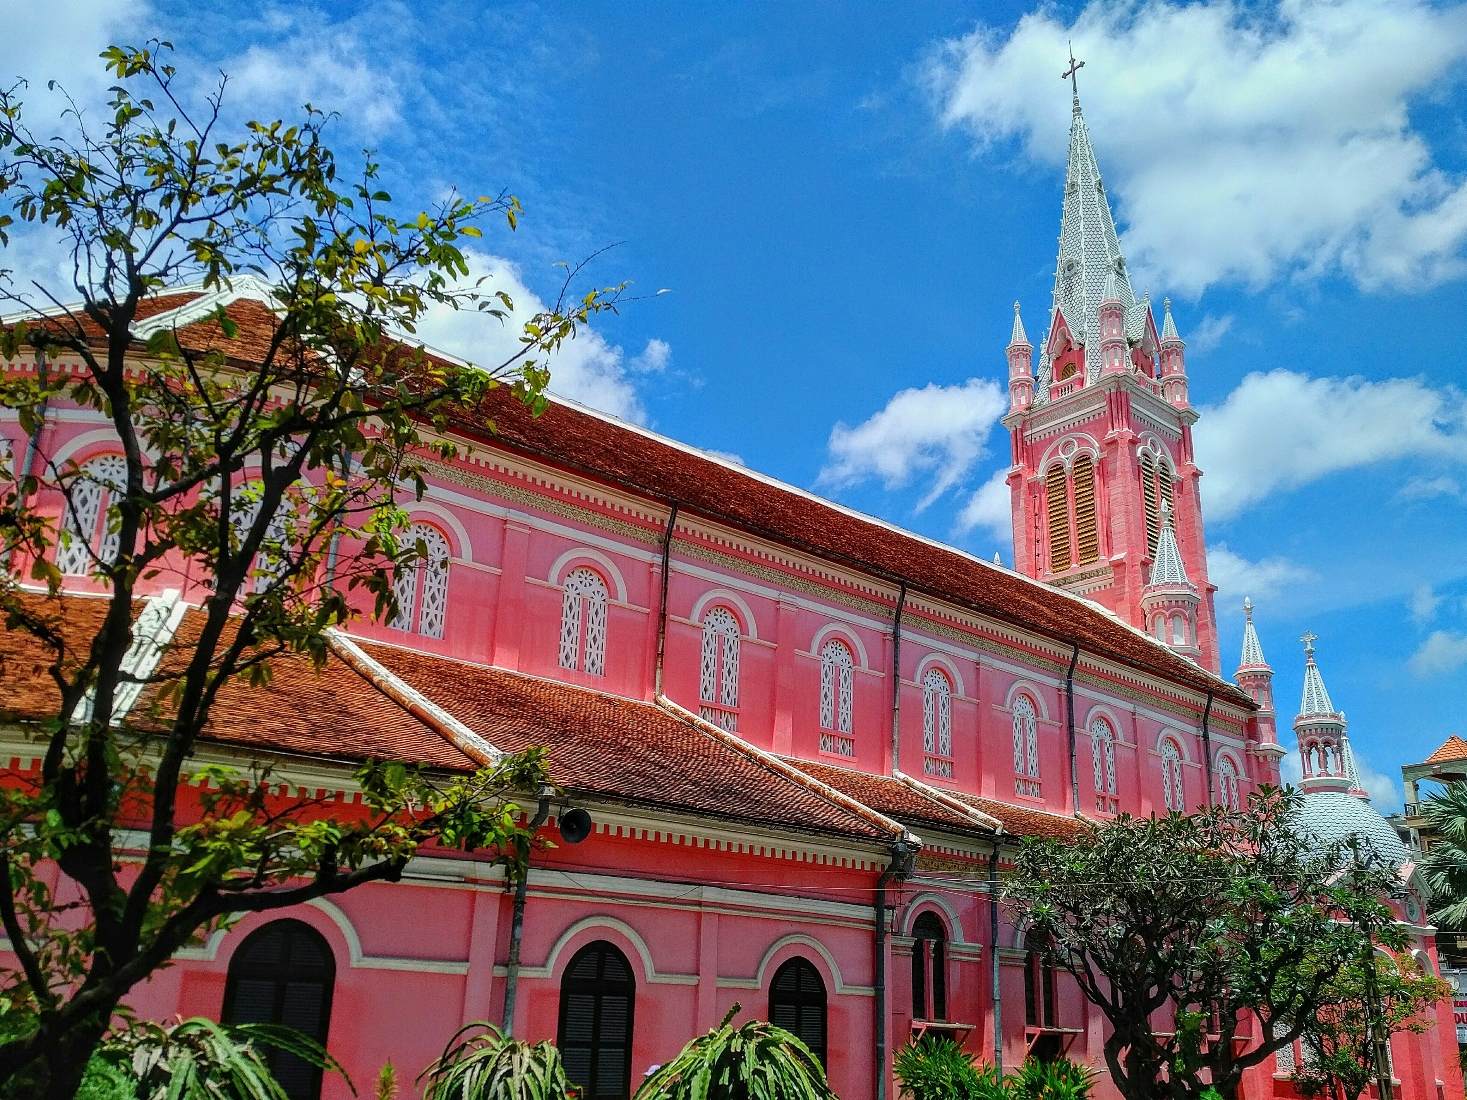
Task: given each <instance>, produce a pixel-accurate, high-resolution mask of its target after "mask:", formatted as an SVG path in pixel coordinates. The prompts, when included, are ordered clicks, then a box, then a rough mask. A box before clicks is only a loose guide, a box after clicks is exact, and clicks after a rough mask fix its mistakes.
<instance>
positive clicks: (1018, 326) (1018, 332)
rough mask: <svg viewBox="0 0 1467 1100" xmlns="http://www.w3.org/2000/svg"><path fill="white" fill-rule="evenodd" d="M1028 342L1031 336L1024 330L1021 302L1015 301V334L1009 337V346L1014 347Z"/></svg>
mask: <svg viewBox="0 0 1467 1100" xmlns="http://www.w3.org/2000/svg"><path fill="white" fill-rule="evenodd" d="M1028 342H1029V336H1028V334H1027V333H1026V332H1025V331H1024V322H1023V321H1022V320H1020V319H1019V303H1018V302H1015V303H1014V331H1013V334H1012V335H1011V336H1010V337H1009V347H1014V346H1015V345H1017V344H1027V343H1028Z"/></svg>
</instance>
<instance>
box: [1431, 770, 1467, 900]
mask: <svg viewBox="0 0 1467 1100" xmlns="http://www.w3.org/2000/svg"><path fill="white" fill-rule="evenodd" d="M1422 810H1423V812H1424V814H1425V816H1426V820H1427V822H1428V823H1429V824H1430V825H1431V828H1432V829H1433V830H1434V831H1435V832H1436V834H1437V836H1438V838H1439V839H1438V840H1437V841H1436V842H1435V843H1434V844H1432V846H1431V849H1430V850H1429V851H1428V852H1427V853H1426V855H1425V856H1424V857H1423V858H1422V860H1421V871H1422V874H1423V875H1425V877H1426V883H1427V885H1428V886H1430V887H1431V897H1432V902H1433V905H1434V906H1435V908H1434V909H1433V910H1432V914H1431V917H1432V920H1434V921H1436V922H1437V923H1438V924H1439V925H1441V926H1442V927H1444V928H1452V929H1462V928H1467V783H1449V784H1448V785H1447V789H1446V790H1445V791H1444V792H1443V793H1441V794H1439V795H1434V796H1433V797H1431V798H1428V799H1427V800H1426V802H1425V803H1423V805H1422Z"/></svg>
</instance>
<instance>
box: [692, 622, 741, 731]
mask: <svg viewBox="0 0 1467 1100" xmlns="http://www.w3.org/2000/svg"><path fill="white" fill-rule="evenodd" d="M739 640H740V633H739V620H738V619H737V617H735V615H734V613H733V612H732V611H730V610H729V609H728V608H727V607H725V606H723V605H722V604H716V605H714V606H713V607H711V608H710V609H709V610H708V611H707V613H706V614H705V615H704V616H703V651H702V667H701V669H700V676H699V698H700V699H701V700H702V702H701V703H700V704H699V706H698V714H699V715H700V716H701V717H702V718H703V720H704V721H705V722H712V723H713V724H714V725H716V726H719V727H721V728H722V729H726V730H728V731H729V732H730V733H733V732H736V731H737V730H738V728H739V709H738V708H739Z"/></svg>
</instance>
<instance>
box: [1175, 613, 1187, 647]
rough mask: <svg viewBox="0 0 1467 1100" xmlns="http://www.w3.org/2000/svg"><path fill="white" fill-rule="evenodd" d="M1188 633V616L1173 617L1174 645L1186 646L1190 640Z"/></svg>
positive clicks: (1177, 615)
mask: <svg viewBox="0 0 1467 1100" xmlns="http://www.w3.org/2000/svg"><path fill="white" fill-rule="evenodd" d="M1187 635H1188V631H1187V616H1185V615H1182V614H1180V613H1179V614H1176V615H1173V616H1172V645H1186V644H1187V643H1188V641H1189V640H1190V639H1189V638H1188V636H1187Z"/></svg>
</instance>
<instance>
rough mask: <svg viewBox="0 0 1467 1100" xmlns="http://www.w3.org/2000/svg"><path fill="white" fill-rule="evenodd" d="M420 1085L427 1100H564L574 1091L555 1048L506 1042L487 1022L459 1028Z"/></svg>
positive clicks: (543, 1043) (427, 1071) (424, 1074)
mask: <svg viewBox="0 0 1467 1100" xmlns="http://www.w3.org/2000/svg"><path fill="white" fill-rule="evenodd" d="M474 1032H478V1034H477V1035H476V1034H473V1033H474ZM418 1083H419V1085H421V1086H422V1087H423V1096H424V1100H565V1097H567V1096H569V1095H570V1090H571V1086H570V1082H568V1081H567V1080H566V1077H565V1066H564V1065H563V1064H562V1063H561V1060H560V1051H558V1050H556V1049H555V1047H554V1046H553V1045H552V1044H550V1043H548V1042H539V1043H527V1042H524V1041H523V1040H520V1039H510V1038H507V1037H506V1036H505V1034H504V1033H503V1032H502V1031H500V1030H499V1029H498V1028H497V1027H495V1026H494V1025H493V1024H491V1023H487V1022H484V1021H480V1022H478V1023H472V1024H469V1025H467V1026H465V1027H462V1028H460V1029H459V1030H458V1032H457V1034H455V1035H454V1037H453V1038H452V1039H450V1040H449V1041H448V1046H447V1047H446V1048H444V1051H443V1053H442V1055H440V1056H439V1058H438V1059H437V1060H436V1061H435V1062H434V1063H433V1064H432V1065H430V1066H429V1067H428V1068H427V1069H425V1070H424V1071H423V1072H422V1073H421V1074H419V1075H418Z"/></svg>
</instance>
